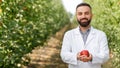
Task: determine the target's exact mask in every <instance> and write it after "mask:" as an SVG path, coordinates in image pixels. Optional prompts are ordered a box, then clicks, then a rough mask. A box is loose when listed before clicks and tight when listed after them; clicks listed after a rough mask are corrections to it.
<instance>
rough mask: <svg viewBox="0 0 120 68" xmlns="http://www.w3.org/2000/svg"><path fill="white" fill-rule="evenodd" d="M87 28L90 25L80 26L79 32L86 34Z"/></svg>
mask: <svg viewBox="0 0 120 68" xmlns="http://www.w3.org/2000/svg"><path fill="white" fill-rule="evenodd" d="M89 28H90V25H89V26H87V27H82V26H80V30H81V31H82V32H86V30H88V29H89Z"/></svg>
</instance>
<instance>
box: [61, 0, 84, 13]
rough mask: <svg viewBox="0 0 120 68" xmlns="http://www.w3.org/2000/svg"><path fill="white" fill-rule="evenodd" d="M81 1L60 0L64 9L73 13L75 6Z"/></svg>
mask: <svg viewBox="0 0 120 68" xmlns="http://www.w3.org/2000/svg"><path fill="white" fill-rule="evenodd" d="M81 2H83V0H62V3H63V5H64V7H65V9H66V11H67V12H70V13H72V14H73V15H74V14H75V9H76V6H77V5H78V4H79V3H81Z"/></svg>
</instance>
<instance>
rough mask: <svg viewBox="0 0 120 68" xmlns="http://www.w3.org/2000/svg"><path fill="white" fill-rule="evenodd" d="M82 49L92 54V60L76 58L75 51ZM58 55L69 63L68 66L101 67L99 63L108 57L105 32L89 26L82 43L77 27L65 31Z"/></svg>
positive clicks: (69, 67) (80, 67) (75, 67)
mask: <svg viewBox="0 0 120 68" xmlns="http://www.w3.org/2000/svg"><path fill="white" fill-rule="evenodd" d="M84 49H86V50H88V51H89V52H90V53H91V54H92V62H91V61H89V62H82V61H80V60H77V53H78V52H80V51H82V50H84ZM60 55H61V58H62V60H63V61H64V62H65V63H68V64H69V66H68V68H101V65H102V64H103V63H104V62H106V61H107V60H108V59H109V48H108V41H107V37H106V34H105V33H104V32H103V31H100V30H97V29H94V28H93V27H91V30H90V33H89V35H88V37H87V41H86V44H84V41H83V38H82V36H81V33H80V32H79V27H77V28H75V29H72V30H70V31H67V32H66V33H65V35H64V38H63V43H62V48H61V53H60Z"/></svg>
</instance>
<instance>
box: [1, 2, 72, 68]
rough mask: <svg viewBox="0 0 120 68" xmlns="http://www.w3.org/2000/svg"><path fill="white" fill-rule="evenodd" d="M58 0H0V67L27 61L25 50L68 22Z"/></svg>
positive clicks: (11, 67)
mask: <svg viewBox="0 0 120 68" xmlns="http://www.w3.org/2000/svg"><path fill="white" fill-rule="evenodd" d="M69 22H70V20H69V16H68V14H67V12H66V11H65V9H64V7H63V6H62V3H61V1H60V0H0V68H17V67H21V65H26V64H27V63H29V57H27V56H25V54H27V53H29V52H31V51H32V49H34V47H36V46H41V45H43V43H44V42H45V41H46V39H47V38H49V36H51V35H52V34H54V33H55V32H56V31H58V30H59V29H61V28H62V27H63V26H64V25H65V24H67V23H69Z"/></svg>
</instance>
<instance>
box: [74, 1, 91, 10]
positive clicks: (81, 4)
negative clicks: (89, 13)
mask: <svg viewBox="0 0 120 68" xmlns="http://www.w3.org/2000/svg"><path fill="white" fill-rule="evenodd" d="M80 6H88V7H89V8H90V9H92V7H91V6H90V4H88V3H85V2H83V3H80V4H78V5H77V7H76V10H77V8H78V7H80Z"/></svg>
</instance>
